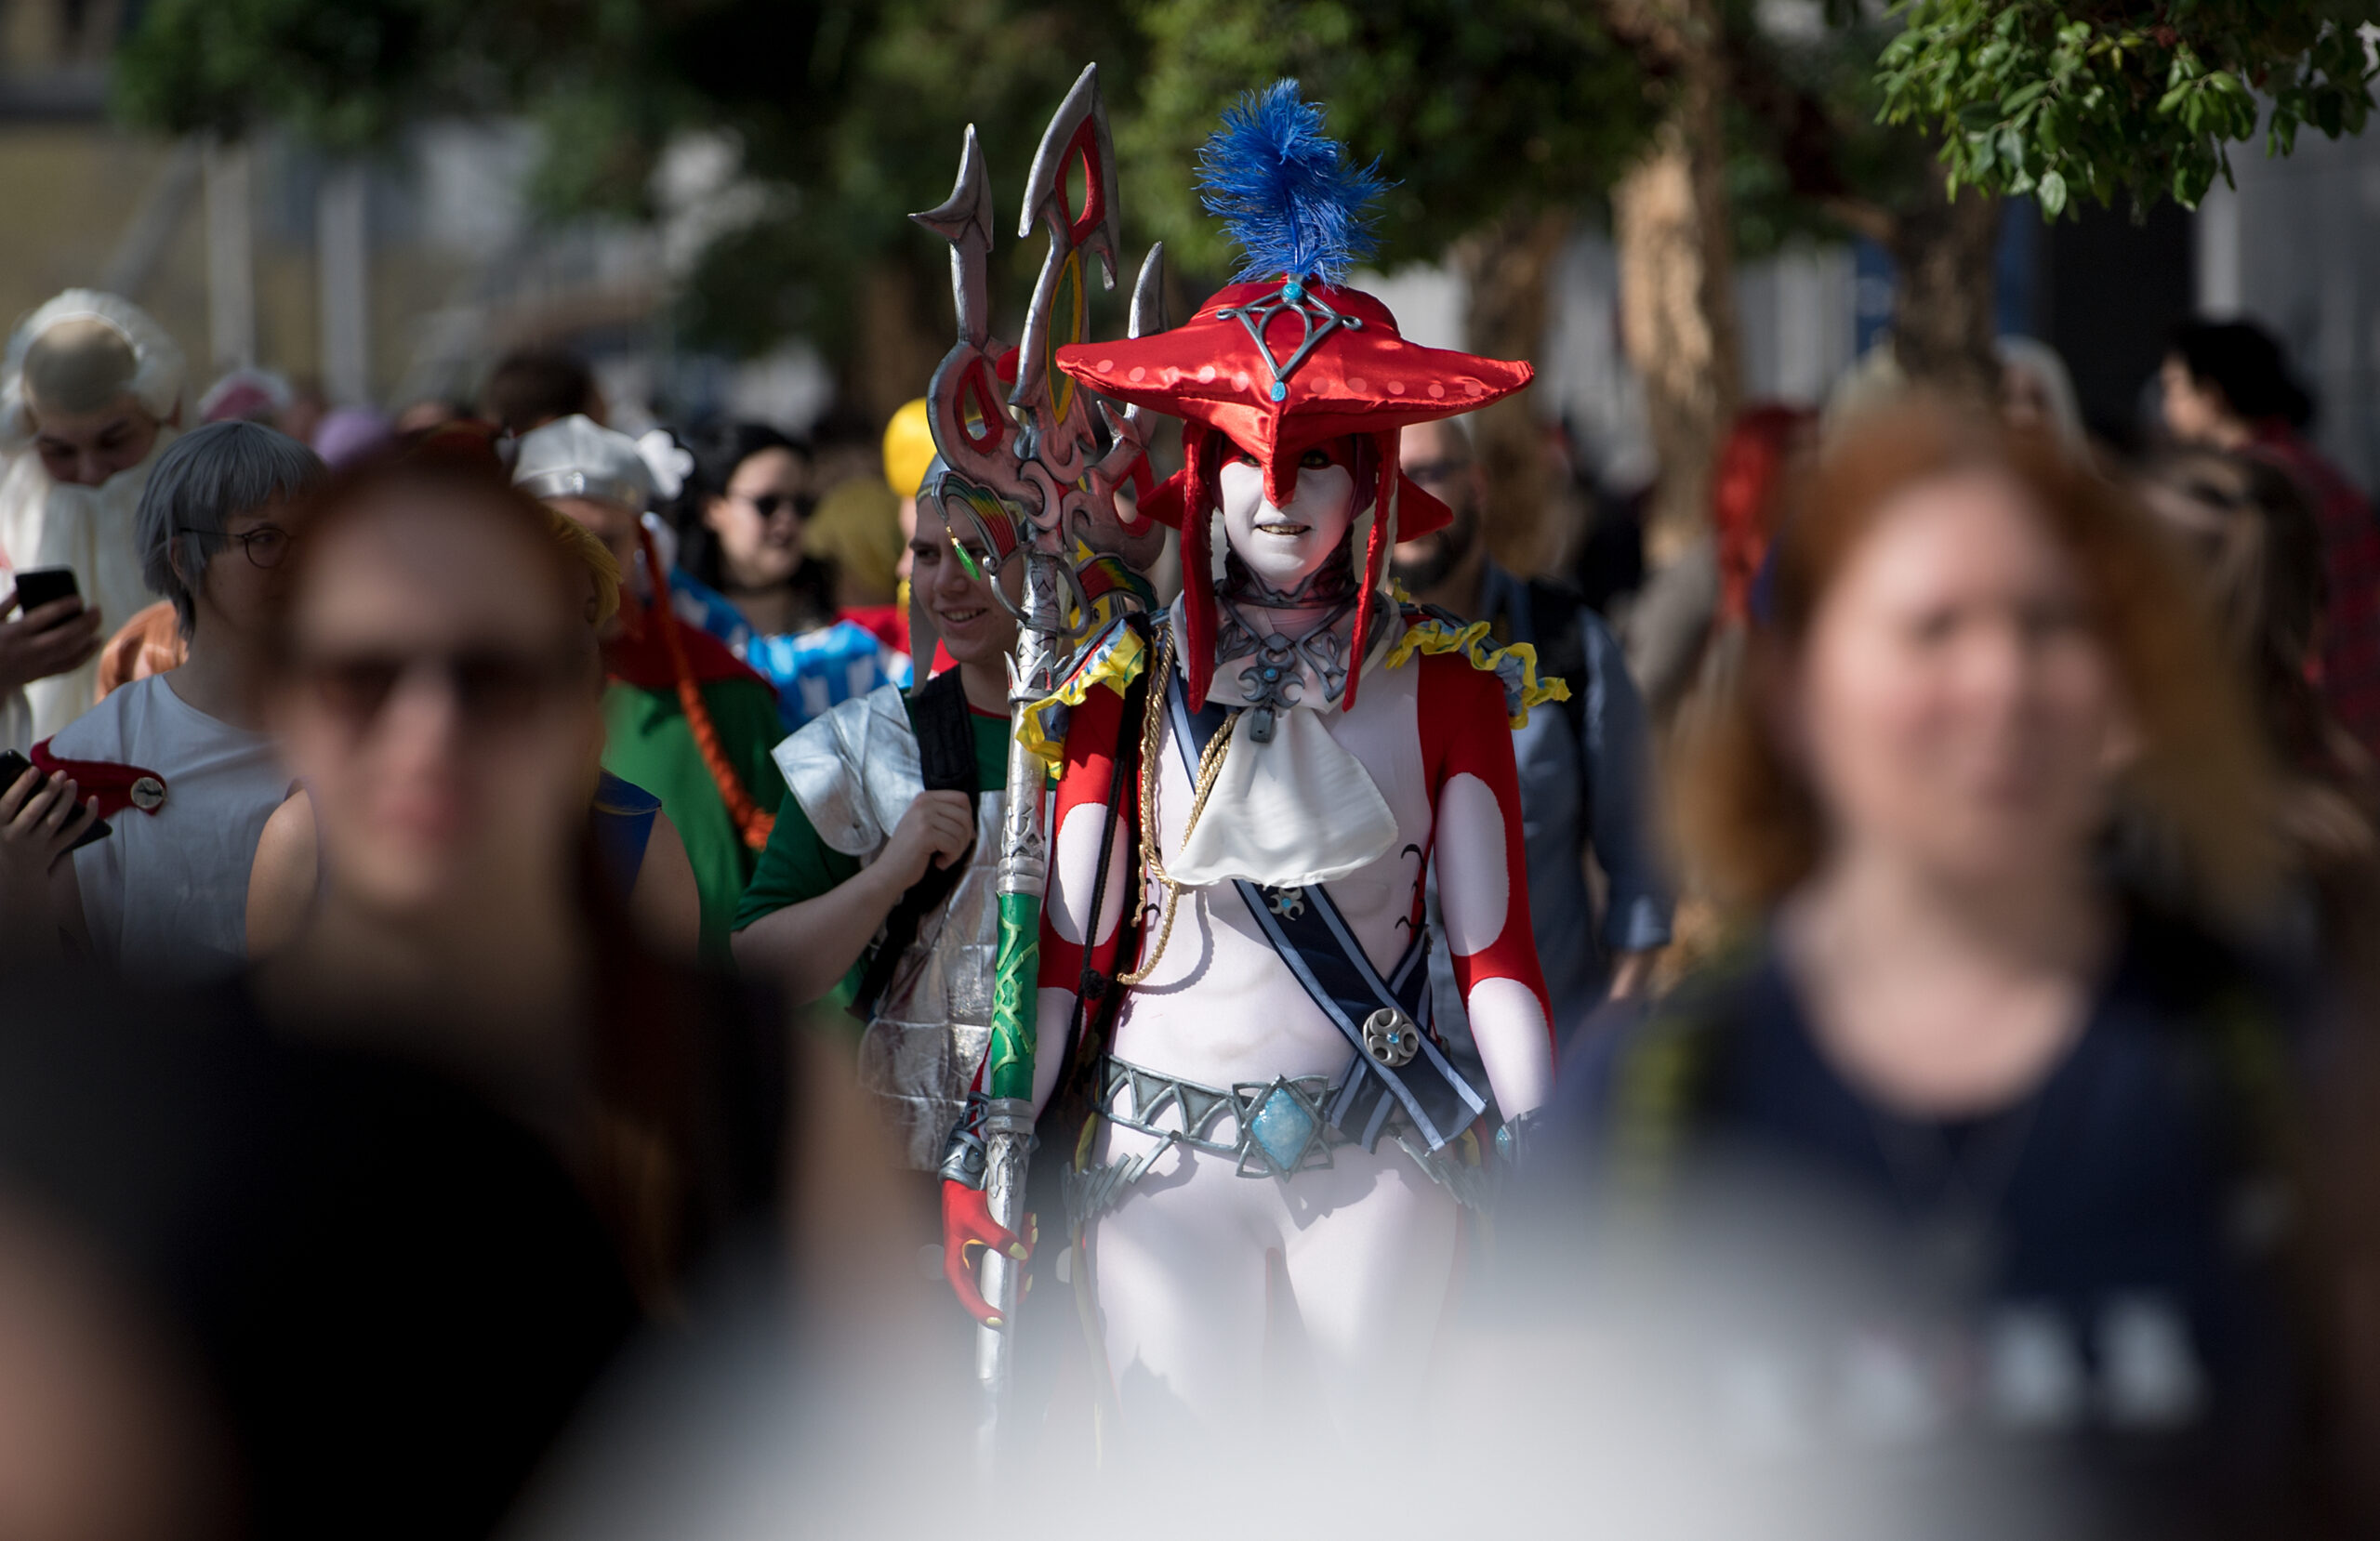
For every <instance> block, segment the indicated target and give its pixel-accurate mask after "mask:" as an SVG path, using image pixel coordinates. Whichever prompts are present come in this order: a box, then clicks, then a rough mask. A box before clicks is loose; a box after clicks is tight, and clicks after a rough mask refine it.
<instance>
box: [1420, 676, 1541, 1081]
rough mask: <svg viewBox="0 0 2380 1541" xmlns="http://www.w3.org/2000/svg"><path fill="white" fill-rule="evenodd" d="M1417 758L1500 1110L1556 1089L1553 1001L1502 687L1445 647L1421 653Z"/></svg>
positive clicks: (1464, 986) (1464, 981)
mask: <svg viewBox="0 0 2380 1541" xmlns="http://www.w3.org/2000/svg"><path fill="white" fill-rule="evenodd" d="M1419 662H1420V665H1421V685H1420V688H1419V708H1420V717H1421V757H1422V762H1423V764H1424V765H1425V766H1426V767H1427V768H1428V772H1429V778H1430V799H1431V804H1432V807H1433V809H1434V810H1435V824H1434V827H1433V830H1432V834H1431V846H1432V855H1431V860H1432V862H1433V863H1434V864H1435V868H1436V871H1437V879H1438V910H1439V915H1440V917H1441V919H1442V920H1443V921H1444V923H1445V927H1446V940H1447V944H1448V951H1449V953H1450V954H1451V955H1452V962H1453V965H1454V976H1455V982H1456V984H1457V985H1458V986H1460V988H1461V991H1462V997H1463V1004H1464V1007H1465V1008H1466V1009H1467V1010H1468V1011H1469V1013H1470V1016H1471V1023H1472V1034H1473V1037H1474V1040H1475V1041H1476V1042H1477V1044H1478V1046H1479V1052H1480V1058H1481V1060H1483V1061H1484V1062H1485V1063H1486V1065H1487V1068H1488V1080H1489V1081H1490V1082H1491V1083H1492V1084H1493V1086H1494V1087H1495V1091H1496V1100H1497V1103H1498V1104H1499V1106H1500V1107H1501V1110H1502V1112H1503V1113H1504V1116H1506V1117H1507V1118H1511V1117H1514V1116H1516V1115H1517V1114H1519V1113H1526V1112H1527V1111H1528V1110H1529V1109H1531V1108H1534V1107H1536V1106H1538V1105H1539V1104H1540V1103H1541V1102H1542V1101H1543V1100H1545V1098H1546V1097H1547V1096H1549V1095H1551V1092H1552V1083H1553V1073H1554V1034H1553V1026H1552V1023H1553V1008H1552V1003H1551V1002H1550V1001H1549V1000H1548V999H1547V996H1546V993H1545V978H1544V974H1543V973H1542V971H1541V970H1540V968H1539V966H1538V960H1537V942H1536V939H1535V936H1534V934H1533V933H1532V931H1531V929H1530V923H1529V913H1528V863H1527V855H1526V853H1525V851H1524V848H1523V845H1522V824H1521V804H1520V782H1519V778H1518V776H1517V774H1516V772H1515V771H1514V764H1513V735H1512V732H1511V729H1510V725H1509V722H1508V719H1507V718H1506V717H1505V710H1504V689H1503V685H1502V682H1501V680H1499V679H1498V678H1497V677H1496V676H1494V675H1492V674H1489V673H1487V672H1485V671H1483V670H1480V669H1475V668H1474V667H1472V666H1471V665H1470V663H1469V662H1468V661H1466V660H1464V659H1463V658H1461V657H1460V656H1457V655H1454V654H1450V653H1441V654H1425V655H1423V656H1422V657H1421V659H1420V661H1419Z"/></svg>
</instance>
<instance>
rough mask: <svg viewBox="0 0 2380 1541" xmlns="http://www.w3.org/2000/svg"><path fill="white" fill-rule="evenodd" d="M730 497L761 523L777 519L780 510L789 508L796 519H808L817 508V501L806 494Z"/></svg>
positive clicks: (756, 494) (737, 494) (764, 494)
mask: <svg viewBox="0 0 2380 1541" xmlns="http://www.w3.org/2000/svg"><path fill="white" fill-rule="evenodd" d="M728 495H729V496H730V497H733V498H734V499H735V501H736V502H738V503H741V504H743V505H745V506H746V507H748V508H750V509H751V510H752V511H753V512H754V513H756V514H758V515H760V520H761V521H762V522H763V523H766V522H767V521H768V520H773V519H774V518H776V517H777V510H778V509H780V508H790V509H792V510H793V517H794V518H796V519H808V518H809V517H810V515H811V513H812V511H813V509H815V508H816V507H818V500H817V499H816V498H814V497H813V496H811V495H810V494H808V493H731V494H728Z"/></svg>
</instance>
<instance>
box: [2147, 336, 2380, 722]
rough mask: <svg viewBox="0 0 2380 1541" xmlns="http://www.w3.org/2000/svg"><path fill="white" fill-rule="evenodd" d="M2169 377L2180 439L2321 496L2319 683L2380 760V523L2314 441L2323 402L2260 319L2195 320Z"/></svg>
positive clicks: (2169, 364) (2317, 500)
mask: <svg viewBox="0 0 2380 1541" xmlns="http://www.w3.org/2000/svg"><path fill="white" fill-rule="evenodd" d="M2159 378H2160V382H2161V384H2162V389H2163V393H2164V394H2163V403H2164V417H2165V427H2166V429H2167V430H2168V431H2169V432H2171V433H2172V434H2173V436H2174V438H2175V440H2176V441H2178V442H2180V443H2182V444H2185V445H2189V446H2193V447H2196V448H2200V449H2214V450H2228V451H2235V452H2241V453H2245V454H2254V455H2256V456H2258V457H2259V458H2262V459H2266V460H2269V461H2271V462H2272V463H2273V464H2274V465H2277V466H2279V467H2280V468H2281V469H2283V470H2285V471H2287V472H2288V473H2289V474H2290V475H2291V476H2293V477H2294V478H2296V480H2297V481H2298V483H2299V485H2300V486H2302V487H2303V488H2304V489H2305V490H2306V495H2307V497H2309V498H2311V499H2312V500H2313V504H2314V511H2315V514H2316V516H2317V517H2318V518H2319V519H2320V520H2321V532H2322V567H2323V577H2324V582H2325V584H2326V585H2327V586H2328V589H2329V593H2330V608H2329V611H2328V612H2327V614H2326V616H2325V618H2324V625H2323V628H2322V642H2321V656H2320V659H2319V660H2318V663H2319V674H2318V677H2317V678H2319V679H2320V681H2321V691H2322V698H2323V700H2325V701H2326V702H2328V703H2329V705H2330V709H2331V714H2332V716H2334V717H2335V718H2337V719H2338V720H2339V723H2340V725H2341V726H2343V727H2345V728H2346V729H2347V731H2348V732H2349V733H2352V734H2353V735H2354V736H2355V739H2356V742H2358V743H2359V744H2362V745H2363V747H2364V749H2365V750H2366V751H2367V752H2369V753H2372V754H2375V755H2380V521H2376V520H2374V519H2373V512H2372V504H2371V502H2370V500H2369V499H2367V498H2366V497H2365V496H2364V494H2363V493H2362V491H2361V490H2360V489H2359V488H2358V487H2357V486H2356V485H2355V483H2354V482H2353V481H2350V480H2348V478H2347V473H2346V472H2345V471H2342V470H2341V469H2339V468H2338V467H2337V466H2336V465H2334V464H2333V463H2332V462H2331V460H2330V459H2329V458H2328V457H2326V456H2325V455H2323V454H2322V453H2321V451H2319V450H2317V449H2316V448H2315V447H2314V445H2313V442H2312V441H2310V440H2308V439H2307V437H2306V430H2307V428H2309V427H2310V426H2311V425H2312V423H2313V421H2314V401H2313V398H2312V397H2310V396H2308V395H2307V393H2306V389H2305V388H2304V387H2303V386H2301V385H2299V384H2298V382H2297V380H2296V378H2295V376H2294V375H2293V373H2292V372H2291V370H2290V367H2289V361H2288V359H2287V358H2286V357H2285V356H2284V355H2283V354H2282V352H2281V344H2280V343H2279V342H2277V341H2275V340H2274V338H2273V336H2272V335H2271V334H2270V333H2268V332H2267V331H2265V330H2264V328H2262V327H2260V326H2258V325H2256V324H2255V323H2254V322H2246V321H2226V322H2215V321H2193V322H2190V323H2187V324H2185V325H2184V326H2182V327H2181V328H2180V329H2179V330H2177V331H2175V334H2174V338H2173V346H2172V347H2171V349H2168V351H2167V352H2166V355H2165V362H2164V366H2163V368H2162V371H2161V373H2160V376H2159Z"/></svg>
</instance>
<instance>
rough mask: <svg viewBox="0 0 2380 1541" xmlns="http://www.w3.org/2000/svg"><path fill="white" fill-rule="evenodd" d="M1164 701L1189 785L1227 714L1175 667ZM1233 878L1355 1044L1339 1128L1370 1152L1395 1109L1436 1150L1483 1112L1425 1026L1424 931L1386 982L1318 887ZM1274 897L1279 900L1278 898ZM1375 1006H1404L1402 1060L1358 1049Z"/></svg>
mask: <svg viewBox="0 0 2380 1541" xmlns="http://www.w3.org/2000/svg"><path fill="white" fill-rule="evenodd" d="M1166 703H1167V705H1168V706H1169V707H1170V710H1171V712H1172V726H1173V742H1174V746H1175V748H1176V749H1177V750H1178V751H1179V752H1180V754H1181V756H1182V764H1183V772H1184V773H1185V774H1186V775H1187V776H1188V777H1189V778H1190V780H1191V783H1192V784H1194V785H1195V784H1197V777H1198V760H1199V757H1201V756H1202V755H1203V754H1204V753H1205V751H1206V747H1207V744H1209V743H1210V741H1211V740H1212V739H1213V738H1214V736H1215V734H1216V733H1217V732H1219V731H1222V728H1223V721H1224V719H1225V718H1227V717H1228V716H1229V713H1228V712H1227V711H1225V709H1224V708H1223V706H1221V705H1217V704H1216V703H1213V702H1211V701H1210V702H1209V703H1208V705H1207V706H1206V707H1205V708H1204V709H1203V710H1201V711H1199V712H1197V713H1195V714H1194V713H1192V712H1191V711H1190V710H1189V706H1188V703H1187V701H1186V700H1185V699H1184V697H1183V688H1182V680H1181V677H1180V676H1179V675H1177V676H1175V677H1174V678H1171V679H1170V680H1168V681H1166ZM1235 881H1236V885H1237V887H1238V889H1239V894H1240V898H1241V899H1242V900H1243V901H1245V902H1246V903H1247V905H1248V910H1249V914H1250V915H1253V916H1255V918H1256V926H1257V929H1259V930H1261V931H1262V932H1263V934H1264V940H1265V941H1267V942H1270V943H1272V946H1273V951H1274V952H1276V953H1277V954H1278V955H1280V958H1281V961H1282V962H1283V963H1284V964H1286V965H1287V966H1288V967H1289V972H1290V973H1291V974H1292V975H1293V976H1295V977H1296V979H1297V981H1298V983H1299V984H1300V985H1301V986H1302V987H1303V988H1304V990H1305V993H1306V994H1308V995H1310V996H1312V997H1313V998H1314V1003H1315V1005H1316V1006H1318V1007H1320V1008H1322V1013H1323V1015H1324V1016H1326V1017H1328V1018H1329V1019H1330V1021H1331V1023H1332V1024H1333V1025H1334V1026H1336V1027H1337V1028H1338V1029H1339V1031H1340V1033H1341V1034H1344V1035H1345V1037H1346V1039H1347V1042H1348V1043H1349V1044H1350V1045H1351V1046H1353V1047H1354V1049H1355V1060H1354V1062H1353V1063H1351V1064H1350V1065H1349V1066H1348V1067H1347V1070H1346V1073H1344V1074H1343V1075H1342V1076H1341V1077H1340V1079H1339V1082H1338V1084H1337V1085H1336V1086H1335V1087H1333V1088H1332V1090H1331V1094H1330V1098H1329V1102H1328V1104H1327V1112H1328V1113H1329V1119H1330V1122H1331V1123H1332V1124H1333V1125H1334V1126H1337V1127H1338V1129H1339V1130H1340V1132H1342V1134H1347V1135H1354V1136H1355V1137H1356V1138H1358V1139H1361V1140H1362V1142H1363V1146H1364V1148H1365V1149H1366V1150H1370V1149H1371V1148H1372V1147H1373V1146H1374V1145H1375V1144H1376V1143H1377V1142H1378V1141H1379V1139H1380V1137H1381V1136H1382V1133H1384V1132H1385V1131H1386V1130H1387V1127H1388V1121H1389V1117H1390V1115H1391V1114H1392V1113H1395V1112H1396V1110H1397V1109H1399V1108H1402V1109H1403V1110H1404V1111H1405V1115H1406V1117H1407V1118H1408V1120H1409V1121H1410V1122H1411V1123H1412V1126H1413V1129H1414V1132H1415V1133H1416V1134H1418V1135H1420V1136H1421V1139H1424V1140H1426V1141H1427V1142H1428V1148H1429V1149H1431V1150H1433V1151H1435V1150H1437V1149H1439V1148H1440V1147H1442V1146H1444V1145H1445V1144H1446V1143H1447V1142H1448V1140H1450V1139H1454V1138H1455V1137H1456V1136H1458V1135H1460V1134H1461V1133H1462V1131H1463V1129H1464V1128H1465V1127H1467V1126H1469V1125H1470V1123H1471V1121H1472V1120H1473V1119H1474V1118H1476V1117H1478V1116H1479V1115H1480V1114H1481V1113H1484V1112H1486V1111H1487V1106H1488V1103H1487V1100H1486V1099H1485V1098H1484V1097H1482V1096H1481V1095H1480V1094H1479V1092H1478V1090H1477V1089H1476V1088H1474V1087H1473V1086H1472V1085H1471V1083H1470V1082H1469V1081H1468V1080H1467V1079H1465V1078H1464V1076H1463V1074H1462V1073H1461V1071H1459V1070H1457V1069H1456V1068H1455V1067H1454V1066H1453V1064H1451V1063H1450V1062H1449V1061H1448V1059H1447V1057H1446V1053H1445V1051H1444V1050H1443V1049H1441V1048H1440V1047H1438V1042H1437V1039H1436V1037H1435V1034H1432V1033H1431V1031H1430V971H1429V969H1428V968H1424V967H1423V966H1422V964H1423V960H1424V959H1425V957H1426V956H1427V955H1428V933H1427V932H1426V931H1423V930H1421V929H1416V930H1415V931H1414V933H1413V940H1412V941H1411V942H1408V944H1407V945H1406V949H1405V954H1404V955H1403V956H1402V957H1401V958H1399V959H1398V960H1397V964H1396V967H1395V968H1394V969H1392V970H1390V975H1389V978H1388V979H1385V980H1383V979H1382V977H1381V974H1380V970H1379V969H1377V968H1373V967H1372V962H1371V958H1370V957H1369V955H1367V954H1366V953H1365V952H1364V947H1363V943H1362V942H1359V941H1357V940H1356V938H1355V932H1354V930H1353V929H1351V928H1350V927H1349V926H1348V924H1347V919H1346V916H1344V915H1341V914H1340V913H1339V906H1338V905H1337V904H1335V903H1333V902H1331V899H1330V895H1329V890H1328V889H1327V888H1326V886H1325V885H1323V884H1319V883H1316V884H1312V885H1309V886H1307V887H1305V888H1302V889H1274V890H1271V891H1270V892H1269V893H1268V891H1267V890H1266V889H1264V888H1263V887H1262V886H1260V885H1258V884H1255V883H1251V882H1249V881H1248V880H1247V879H1245V878H1240V879H1236V880H1235ZM1275 897H1278V898H1280V900H1281V902H1280V903H1279V904H1277V905H1276V904H1275V903H1274V902H1273V900H1274V898H1275ZM1382 1007H1394V1008H1396V1009H1397V1010H1399V1011H1402V1012H1403V1013H1404V1014H1405V1015H1406V1016H1408V1017H1409V1018H1411V1019H1412V1021H1414V1023H1415V1024H1416V1025H1417V1026H1419V1027H1420V1028H1421V1054H1420V1055H1419V1056H1418V1057H1417V1058H1415V1059H1414V1060H1410V1061H1409V1062H1408V1063H1407V1064H1405V1065H1403V1066H1402V1067H1399V1068H1395V1069H1392V1068H1391V1067H1389V1066H1387V1065H1384V1064H1382V1063H1381V1062H1380V1061H1379V1060H1375V1059H1373V1058H1372V1057H1371V1056H1370V1055H1369V1054H1367V1053H1365V1052H1364V1026H1363V1024H1364V1019H1365V1018H1367V1017H1369V1016H1370V1015H1371V1014H1372V1013H1373V1012H1374V1011H1376V1010H1379V1009H1380V1008H1382Z"/></svg>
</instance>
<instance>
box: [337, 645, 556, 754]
mask: <svg viewBox="0 0 2380 1541" xmlns="http://www.w3.org/2000/svg"><path fill="white" fill-rule="evenodd" d="M295 672H296V674H297V675H298V678H301V679H303V680H305V681H306V683H307V684H308V685H309V686H310V687H311V689H312V691H313V692H314V696H315V698H316V699H317V700H318V701H320V702H321V703H322V705H323V706H324V709H325V710H326V711H328V712H329V713H330V714H331V715H332V716H333V717H336V718H338V719H339V720H340V721H341V722H343V723H345V724H346V725H347V727H348V728H349V730H350V731H353V732H356V733H359V734H360V733H362V732H363V731H364V730H365V729H367V728H369V727H371V726H372V724H373V723H374V722H375V721H377V719H378V718H379V717H380V715H381V714H382V713H383V712H385V711H387V710H388V707H389V702H390V698H392V697H393V696H394V695H395V694H396V692H397V687H398V686H399V685H400V684H402V683H403V682H404V681H405V680H406V679H407V678H411V677H413V676H415V675H417V674H430V675H434V676H436V677H438V678H440V679H441V680H443V683H444V685H445V688H446V691H447V692H448V693H449V694H450V695H451V696H452V697H453V699H454V702H455V710H456V713H457V714H458V715H459V716H460V717H461V718H462V719H463V721H464V724H465V726H466V727H468V728H469V729H471V730H472V731H479V732H490V731H506V730H512V731H517V730H518V729H520V728H521V727H522V726H524V725H527V724H529V723H531V722H533V721H534V720H535V719H536V717H537V715H538V713H539V712H540V710H541V709H542V708H544V707H545V706H546V705H549V703H550V702H551V701H552V700H553V699H554V698H555V697H557V696H558V695H560V694H561V693H562V691H563V689H564V688H565V687H567V686H569V685H572V684H574V683H575V682H577V681H580V680H583V679H588V678H591V676H592V674H593V656H592V653H591V652H589V651H588V650H585V649H580V648H575V647H573V648H567V649H561V650H557V651H556V652H542V653H541V652H522V651H519V650H516V649H510V648H503V647H464V648H458V649H456V650H455V651H453V652H370V651H358V652H347V653H327V654H324V655H323V656H320V657H316V658H310V659H302V660H300V661H299V662H298V665H296V669H295Z"/></svg>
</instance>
